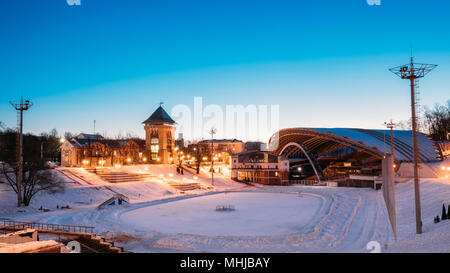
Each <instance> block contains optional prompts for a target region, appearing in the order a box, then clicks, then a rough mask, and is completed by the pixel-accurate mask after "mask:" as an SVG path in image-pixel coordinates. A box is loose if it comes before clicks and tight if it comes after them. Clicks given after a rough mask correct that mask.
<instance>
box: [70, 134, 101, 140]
mask: <svg viewBox="0 0 450 273" xmlns="http://www.w3.org/2000/svg"><path fill="white" fill-rule="evenodd" d="M76 138H79V139H83V138H86V139H103V136H102V135H99V134H85V133H81V134H79V135H78V136H77V137H76Z"/></svg>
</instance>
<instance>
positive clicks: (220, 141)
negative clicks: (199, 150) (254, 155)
mask: <svg viewBox="0 0 450 273" xmlns="http://www.w3.org/2000/svg"><path fill="white" fill-rule="evenodd" d="M211 142H214V143H237V142H242V140H239V139H205V140H202V141H200V142H199V143H211Z"/></svg>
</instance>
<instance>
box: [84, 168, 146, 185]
mask: <svg viewBox="0 0 450 273" xmlns="http://www.w3.org/2000/svg"><path fill="white" fill-rule="evenodd" d="M86 171H88V172H90V173H93V174H96V175H98V176H100V177H101V178H102V179H103V180H106V181H108V182H110V183H125V182H141V181H145V180H148V179H149V178H152V177H154V175H152V174H146V173H127V172H115V171H111V170H107V169H100V168H89V169H86Z"/></svg>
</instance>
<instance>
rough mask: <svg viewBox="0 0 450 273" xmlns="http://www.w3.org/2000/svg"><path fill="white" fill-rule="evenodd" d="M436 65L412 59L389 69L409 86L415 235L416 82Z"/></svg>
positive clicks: (418, 229)
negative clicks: (407, 82) (407, 62)
mask: <svg viewBox="0 0 450 273" xmlns="http://www.w3.org/2000/svg"><path fill="white" fill-rule="evenodd" d="M436 66H437V65H436V64H421V63H414V60H413V57H411V62H410V63H409V64H407V65H401V66H397V67H394V68H391V69H389V70H390V71H391V72H393V73H394V74H396V75H397V76H399V77H400V78H402V79H405V80H409V81H410V86H411V122H412V135H413V146H414V148H413V151H414V196H415V203H416V204H415V205H416V233H417V234H421V233H422V216H421V210H420V186H419V147H418V146H417V119H416V91H415V88H416V80H417V79H419V78H423V77H425V75H427V74H428V73H429V72H431V70H433V69H434V68H436Z"/></svg>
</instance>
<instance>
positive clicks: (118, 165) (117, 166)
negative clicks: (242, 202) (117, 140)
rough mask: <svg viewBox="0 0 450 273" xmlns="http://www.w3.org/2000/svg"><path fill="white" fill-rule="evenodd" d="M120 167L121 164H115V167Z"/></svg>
mask: <svg viewBox="0 0 450 273" xmlns="http://www.w3.org/2000/svg"><path fill="white" fill-rule="evenodd" d="M120 167H122V166H121V165H120V164H116V165H114V168H120Z"/></svg>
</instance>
